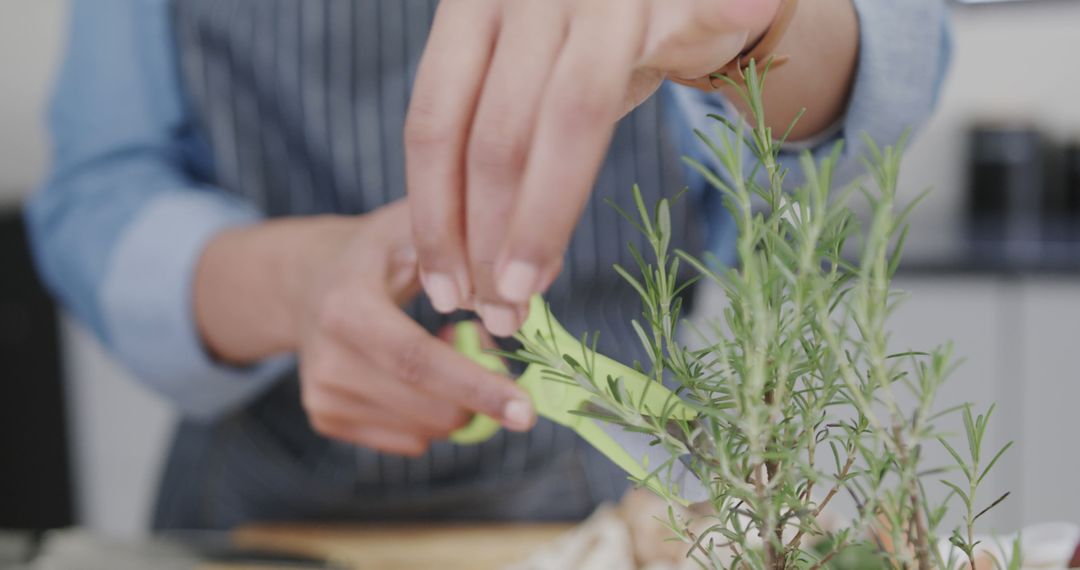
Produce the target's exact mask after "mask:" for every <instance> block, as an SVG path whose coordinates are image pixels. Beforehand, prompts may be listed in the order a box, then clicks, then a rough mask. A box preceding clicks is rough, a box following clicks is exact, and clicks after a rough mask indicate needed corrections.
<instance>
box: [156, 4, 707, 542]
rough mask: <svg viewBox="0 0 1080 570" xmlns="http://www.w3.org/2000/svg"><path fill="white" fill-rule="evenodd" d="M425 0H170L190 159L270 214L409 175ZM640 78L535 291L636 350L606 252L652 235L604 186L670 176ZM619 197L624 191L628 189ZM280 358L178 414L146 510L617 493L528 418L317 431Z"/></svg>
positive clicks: (395, 509)
mask: <svg viewBox="0 0 1080 570" xmlns="http://www.w3.org/2000/svg"><path fill="white" fill-rule="evenodd" d="M434 8H435V2H434V1H433V0H176V1H175V3H174V6H173V16H174V30H175V36H176V43H177V50H178V53H179V57H180V69H181V73H182V77H183V83H184V86H185V89H186V91H187V93H186V95H187V96H188V99H189V102H190V105H191V106H192V113H193V115H194V116H195V117H197V119H198V128H197V129H196V130H195V132H194V133H192V134H191V135H192V136H193V137H196V138H197V139H199V140H202V141H203V142H205V145H204V148H205V155H206V156H204V157H202V158H204V159H207V160H198V158H199V157H195V158H196V159H195V160H193V161H192V164H193V165H195V164H200V163H203V164H212V165H213V166H212V167H210V168H207V169H203V170H202V171H201V172H200V171H199V168H197V167H194V166H193V174H194V175H196V176H201V177H203V178H205V179H206V180H207V182H211V183H213V184H216V185H218V186H220V187H222V188H224V189H225V190H227V191H229V192H234V193H236V194H237V195H239V196H242V197H244V198H245V199H247V200H249V201H250V202H251V203H253V204H255V205H256V206H257V207H259V208H260V209H262V210H263V211H264V212H265V213H266V214H267V215H268V216H293V215H310V214H321V213H328V212H333V213H340V214H359V213H363V212H366V211H369V210H371V209H374V208H376V207H378V206H381V205H383V204H386V203H388V202H391V201H393V200H396V199H398V198H400V197H402V196H403V195H404V193H405V172H404V153H403V142H402V128H403V122H404V118H405V110H406V106H407V103H408V98H409V92H410V89H411V83H412V78H413V75H414V73H415V70H416V64H417V61H418V59H419V58H420V55H421V52H422V50H423V47H424V43H425V40H426V37H427V34H428V28H429V26H430V24H431V20H432V16H433V13H434ZM666 114H667V113H666V108H665V105H664V103H663V97H659V96H658V97H654V98H653V99H652V100H650V101H649V102H646V103H645V104H644V105H643V106H642V107H641V108H640V109H638V110H637V111H635V112H634V113H633V114H632V115H630V116H629V117H627V118H626V119H625V120H623V121H622V123H621V124H620V125H619V128H618V130H617V132H616V134H615V137H614V142H613V144H612V147H611V151H610V153H609V155H608V158H607V160H606V162H605V163H604V165H603V169H602V171H601V172H600V176H599V179H598V181H597V184H596V190H595V192H594V195H593V199H592V200H591V202H590V203H589V205H588V207H587V208H586V210H585V212H584V215H583V217H582V220H581V223H580V225H579V227H578V228H577V231H576V234H575V235H574V239H573V242H572V244H571V246H570V249H569V252H568V255H567V256H566V266H565V269H564V271H563V273H562V275H561V277H560V278H559V279H558V281H557V282H556V283H555V284H554V286H553V288H552V289H551V291H550V294H549V300H550V301H551V303H552V306H553V309H554V311H555V312H556V314H557V316H558V317H559V318H560V319H561V320H562V321H563V322H564V323H565V324H566V325H567V326H568V328H569V329H570V330H571V331H573V332H576V333H581V332H584V331H600V346H601V348H602V349H603V350H604V351H606V352H608V353H610V354H612V355H616V356H619V357H620V358H623V359H625V360H627V361H629V360H632V359H634V358H640V356H639V354H638V353H637V352H636V348H637V346H638V341H637V340H636V337H635V336H634V335H633V333H632V332H631V330H630V329H629V326H628V325H629V320H630V319H631V318H634V317H636V316H637V315H638V314H639V311H640V304H639V302H638V300H637V298H636V294H635V293H634V291H633V290H632V289H631V288H630V287H628V286H627V285H625V284H624V283H623V282H621V281H620V279H619V278H618V277H617V275H616V274H615V272H614V271H612V269H611V266H612V264H614V263H621V264H623V265H626V266H628V267H632V266H633V265H634V264H633V260H632V259H631V258H630V256H629V254H628V250H627V242H635V243H637V244H638V247H639V248H642V249H647V246H646V244H645V242H644V240H643V239H642V238H641V236H640V235H639V234H638V232H637V230H635V229H634V228H633V227H631V226H630V225H629V224H628V223H626V222H625V221H624V220H622V219H621V217H620V215H619V214H618V213H617V212H616V211H615V210H614V209H613V208H611V207H610V206H608V205H606V204H604V203H603V200H604V198H611V199H614V200H615V201H617V202H619V203H621V204H623V205H624V206H631V205H632V201H631V198H630V189H631V187H632V185H633V184H635V183H637V184H640V185H641V188H642V190H643V192H644V193H645V197H646V200H647V202H655V201H656V200H658V199H659V198H660V197H661V196H665V195H667V196H670V195H673V194H675V193H676V192H678V191H679V190H680V189H681V188H682V187H683V186H684V185H685V181H684V170H683V168H682V167H681V165H680V162H679V161H678V152H677V149H676V148H675V147H674V145H673V144H671V142H670V141H671V140H673V137H672V136H671V133H670V132H669V131H671V130H672V127H671V123H670V121H671V118H670V117H668V118H665V115H666ZM627 209H628V210H632V206H631V207H628V208H627ZM672 213H673V219H674V224H673V225H674V227H675V228H678V229H679V231H680V232H681V233H680V234H679V235H677V236H675V239H674V242H675V243H674V246H675V247H681V248H685V249H688V250H691V251H694V250H697V249H700V240H699V239H698V237H697V236H698V234H699V232H698V231H697V230H698V227H697V226H698V223H699V219H698V216H697V213H696V210H695V204H694V203H693V202H692V201H691V200H689V199H683V200H680V201H679V202H677V203H676V205H675V207H674V208H673V212H672ZM409 312H410V314H412V315H413V316H414V317H415V318H416V319H417V320H418V321H419V322H420V323H422V324H423V325H424V326H425V327H427V328H428V329H430V330H434V329H436V328H438V327H440V326H441V325H442V324H444V323H445V322H446V320H447V317H444V316H442V315H439V314H437V313H436V312H435V311H433V310H432V309H431V307H430V305H429V304H428V303H427V302H426V300H425V299H422V298H421V299H419V300H417V301H416V302H414V303H413V304H412V305H411V306H410V307H409ZM299 402H300V399H299V386H298V382H297V378H296V375H295V373H294V374H291V375H289V376H288V377H285V378H282V380H281V382H279V383H278V384H277V385H276V387H275V388H274V389H272V390H271V391H269V392H268V393H267V394H266V395H265V396H263V397H262V398H261V399H259V400H258V401H256V402H254V403H253V404H252V405H250V406H249V407H247V408H246V409H244V410H243V411H241V412H238V413H236V414H234V415H232V416H230V417H228V418H225V419H223V420H221V421H219V422H217V423H215V424H212V425H199V424H195V423H191V422H184V423H183V424H182V425H181V427H180V428H179V432H178V434H177V437H176V441H175V444H174V446H173V449H172V452H171V454H170V458H169V460H168V462H167V465H166V471H165V474H164V479H163V483H162V487H161V492H160V497H159V501H158V508H157V512H156V516H155V526H156V527H157V528H223V527H230V526H233V525H236V524H241V523H244V522H248V521H254V520H261V521H265V520H290V521H305V520H321V521H326V520H506V519H533V520H557V519H564V520H565V519H576V518H580V517H583V516H585V515H586V514H588V513H589V512H590V511H591V510H592V509H593V508H594V506H595V505H596V504H597V503H598V502H601V501H605V500H617V499H618V497H619V496H620V495H621V493H622V492H623V490H624V489H625V487H626V480H625V476H624V475H623V474H622V473H621V472H620V471H619V470H618V469H616V468H614V467H613V466H612V465H610V463H608V462H607V461H606V460H605V459H604V458H603V457H601V456H599V455H598V454H596V453H595V452H593V451H592V450H590V449H588V448H587V446H585V445H584V444H582V443H580V442H579V440H578V439H577V438H576V437H575V436H574V435H573V434H572V433H571V432H569V431H567V430H565V429H563V428H561V427H558V426H555V425H553V424H551V423H549V422H541V423H540V424H539V425H538V426H537V427H536V429H535V430H533V431H532V432H530V433H528V434H510V433H505V432H504V433H501V434H500V435H499V436H497V437H496V438H494V439H492V440H491V441H489V442H487V443H485V444H483V445H479V446H475V447H458V446H454V445H451V444H449V443H438V444H436V445H434V446H433V448H432V449H431V451H430V452H429V453H428V454H427V455H425V456H423V457H420V458H415V459H407V458H402V457H396V456H391V455H384V454H381V453H377V452H374V451H371V450H368V449H362V448H357V447H354V446H350V445H346V444H342V443H338V442H334V441H330V440H327V439H325V438H323V437H320V436H319V435H317V434H316V433H314V432H313V431H312V430H311V428H310V427H309V425H308V422H307V419H306V417H305V415H304V412H303V410H302V409H301V407H300V403H299Z"/></svg>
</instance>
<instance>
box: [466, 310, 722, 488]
mask: <svg viewBox="0 0 1080 570" xmlns="http://www.w3.org/2000/svg"><path fill="white" fill-rule="evenodd" d="M519 333H520V334H522V335H524V336H525V337H526V338H528V339H536V340H538V341H542V342H543V343H544V344H545V345H547V346H551V347H554V348H555V349H556V351H557V352H558V353H559V355H560V356H564V357H571V358H576V359H581V358H582V357H583V356H584V358H587V359H588V360H589V361H590V363H592V365H593V367H594V369H595V374H594V376H595V377H596V378H604V379H608V378H611V379H618V380H619V384H620V386H621V387H622V389H623V390H624V391H625V395H627V396H629V398H627V399H626V400H624V401H631V402H634V403H635V404H636V405H638V406H639V409H640V411H641V412H642V413H644V414H646V415H652V416H655V415H657V414H656V413H654V412H657V411H660V410H663V411H665V412H666V413H667V417H668V418H671V419H673V420H685V421H695V420H697V419H698V413H697V412H696V411H695V410H693V409H692V408H690V407H689V406H688V405H686V404H685V403H684V402H683V401H682V400H681V399H679V397H678V396H676V395H675V394H673V393H672V392H671V391H670V390H668V389H667V388H665V387H664V386H663V385H661V384H659V383H657V382H655V381H653V380H652V379H650V378H649V377H647V376H645V375H643V374H641V373H640V372H638V371H637V370H634V369H633V368H630V367H629V366H625V365H623V364H621V363H619V362H616V361H615V360H612V359H611V358H608V357H606V356H604V355H602V354H598V353H594V352H593V351H591V350H588V349H583V347H582V343H581V341H580V340H577V339H575V338H574V336H573V335H571V334H570V333H569V332H567V331H566V329H565V328H563V327H562V325H560V324H559V323H558V322H557V321H555V319H554V317H552V316H551V312H550V309H549V308H548V306H547V303H545V302H544V300H543V298H541V297H540V296H539V295H537V296H535V297H533V299H532V301H531V303H530V307H529V317H528V319H527V320H526V321H525V323H524V324H523V325H522V327H521V330H520V331H519ZM454 346H455V348H456V349H457V350H458V351H459V352H461V353H462V354H464V355H466V356H468V357H469V358H471V359H472V360H473V361H475V362H477V363H478V364H480V365H481V366H483V367H484V368H487V369H488V370H491V371H493V372H498V373H501V374H509V371H508V370H507V368H506V366H505V364H504V363H503V360H502V358H500V357H498V356H496V355H494V354H490V353H487V352H484V350H483V348H482V347H481V344H480V330H479V328H478V326H477V325H476V323H474V322H471V321H466V322H460V323H458V324H457V325H456V326H455V330H454ZM583 350H584V351H586V352H587V353H586V354H583ZM558 372H559V371H557V370H555V369H553V368H551V367H550V366H545V365H543V364H541V363H537V362H534V363H532V364H529V366H528V367H527V368H526V369H525V372H524V373H522V375H521V376H520V377H519V378H518V381H517V382H518V385H519V386H521V387H522V388H524V389H525V391H526V392H528V394H529V396H530V397H531V398H532V401H533V405H534V406H535V408H536V412H537V413H538V414H539V415H540V416H542V417H545V418H547V419H549V420H551V421H553V422H555V423H557V424H561V425H564V426H566V427H568V428H570V429H572V430H574V431H575V432H576V433H577V434H578V435H579V436H581V438H582V439H584V440H585V441H587V442H588V443H589V444H590V445H592V446H593V447H595V448H596V449H597V450H599V451H600V452H601V453H603V454H604V455H606V456H607V457H608V458H609V459H611V460H612V461H613V462H615V464H616V465H618V466H619V467H621V468H622V469H623V470H625V471H626V472H627V473H628V474H629V475H631V476H632V477H634V478H635V479H637V480H639V481H645V485H646V486H647V487H649V488H650V489H652V490H653V491H656V492H657V493H659V494H661V495H666V496H672V497H673V498H675V499H677V500H679V501H680V502H682V503H683V504H691V503H698V502H702V501H707V500H709V491H708V489H707V488H706V487H705V485H704V484H702V482H701V481H700V480H699V479H698V477H697V476H696V475H695V474H694V472H693V470H692V469H691V468H690V466H689V464H688V461H686V458H680V461H675V462H673V463H672V464H671V466H670V469H668V468H665V469H662V470H660V471H662V473H659V472H654V471H653V470H651V469H650V465H652V466H656V467H659V466H663V465H665V462H669V461H670V460H671V454H670V453H669V452H668V451H667V450H666V449H664V448H663V447H662V446H659V445H653V438H652V437H651V436H649V435H646V434H643V433H639V432H634V431H628V430H625V429H623V428H622V427H621V426H618V425H615V424H609V423H607V422H603V421H598V420H596V419H593V418H591V417H586V416H583V415H580V414H575V413H573V412H574V411H581V410H588V409H589V407H590V403H591V402H592V401H593V399H594V395H593V394H592V393H590V392H589V390H587V389H585V388H584V387H582V386H580V385H576V384H573V383H571V382H566V381H562V380H559V379H556V378H553V375H552V373H558ZM600 384H601V385H600V386H598V389H601V390H604V391H607V392H608V393H609V394H610V390H611V387H610V384H609V383H606V382H601V383H600ZM499 429H501V426H500V425H499V424H498V423H497V422H496V421H495V420H493V419H491V418H490V417H487V416H481V415H478V416H475V417H474V418H473V420H472V422H470V423H469V425H467V426H465V427H463V428H461V429H460V430H458V431H456V432H454V433H453V434H452V435H451V437H450V440H451V441H453V442H454V443H458V444H461V445H474V444H478V443H482V442H484V441H487V440H488V439H490V438H491V437H493V436H494V435H495V434H496V433H497V432H498V431H499ZM654 468H655V467H654Z"/></svg>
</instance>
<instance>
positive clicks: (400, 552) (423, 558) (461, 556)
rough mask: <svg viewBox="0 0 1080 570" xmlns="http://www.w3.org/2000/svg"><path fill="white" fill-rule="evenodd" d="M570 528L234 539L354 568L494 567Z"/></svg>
mask: <svg viewBox="0 0 1080 570" xmlns="http://www.w3.org/2000/svg"><path fill="white" fill-rule="evenodd" d="M570 528H571V525H566V524H497V525H445V526H427V525H425V526H378V527H376V526H355V527H341V526H300V525H263V526H252V527H246V528H243V529H240V530H238V531H236V532H235V533H234V540H235V542H236V543H237V546H240V547H245V548H259V549H267V550H273V551H277V552H282V553H286V554H303V555H308V556H316V557H322V558H327V559H330V560H333V561H335V562H340V563H343V564H345V565H348V566H349V567H350V568H355V569H356V570H427V569H433V570H434V569H438V570H498V569H500V568H502V567H503V566H504V565H506V564H510V563H513V562H518V561H520V560H523V559H525V558H527V557H528V556H529V554H531V553H532V552H534V551H535V550H537V549H538V548H540V547H542V546H544V545H545V544H548V543H550V542H551V541H553V540H555V539H556V538H557V537H558V536H559V535H560V534H562V533H564V532H566V531H567V530H569V529H570ZM220 568H226V567H220ZM229 569H230V570H237V567H229ZM204 570H208V569H204Z"/></svg>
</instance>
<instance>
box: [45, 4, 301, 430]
mask: <svg viewBox="0 0 1080 570" xmlns="http://www.w3.org/2000/svg"><path fill="white" fill-rule="evenodd" d="M168 4H169V2H168V0H74V1H73V2H72V4H71V13H70V34H69V39H68V46H67V53H66V59H65V62H64V65H63V67H62V69H61V71H60V75H59V78H58V80H57V83H56V85H55V90H54V95H53V99H52V102H51V106H50V111H49V131H50V134H51V137H52V144H53V156H52V160H53V163H52V167H51V172H50V175H49V177H48V180H47V181H46V182H45V184H44V185H43V187H42V188H41V189H39V191H38V192H37V193H35V194H34V195H33V196H32V197H31V198H30V201H29V203H28V205H27V211H26V217H27V222H28V226H29V231H30V237H31V243H32V245H33V248H34V255H35V258H36V260H37V264H38V267H39V269H40V272H41V274H42V275H43V278H44V280H45V282H46V283H47V284H48V285H49V287H50V288H51V289H52V290H53V292H54V293H55V294H56V295H57V297H58V298H59V299H60V300H61V302H62V303H63V304H64V306H65V307H66V308H67V309H68V310H69V311H70V312H72V313H73V314H74V315H75V316H76V317H77V318H78V319H79V320H80V321H81V322H83V323H84V324H86V325H87V326H89V328H90V329H91V330H92V331H93V332H94V333H95V334H96V336H97V337H98V338H100V339H101V340H102V341H103V342H104V344H105V345H106V346H107V347H108V348H109V349H110V351H111V352H112V353H113V354H114V355H115V356H116V357H117V358H118V359H119V360H120V361H121V362H122V363H123V364H124V365H125V366H126V367H127V368H128V369H129V370H131V371H132V372H133V373H134V375H135V376H136V377H137V378H139V379H140V380H141V381H143V382H145V383H146V384H147V385H148V386H150V387H151V388H153V389H154V390H156V391H157V392H159V393H161V394H163V395H164V396H165V397H166V398H167V399H169V400H170V401H171V402H173V403H174V404H175V405H176V406H178V407H179V408H180V410H181V411H182V412H183V413H185V414H186V415H188V416H191V417H196V418H206V419H209V418H213V417H217V416H219V415H221V414H224V413H228V412H229V411H231V410H234V409H236V408H237V407H238V406H241V405H242V404H244V403H245V402H247V401H248V400H250V399H251V398H253V397H255V396H257V395H258V394H259V393H260V391H262V390H263V389H265V388H266V387H267V386H269V384H270V383H272V382H273V381H274V380H275V379H276V378H277V377H279V376H280V375H281V373H282V372H284V371H285V370H286V367H288V366H290V365H291V362H290V361H289V357H287V356H283V357H282V358H275V359H271V360H270V361H267V362H265V363H261V364H259V365H256V366H253V367H251V368H250V369H243V370H240V369H234V368H231V367H228V366H223V365H221V364H219V363H217V362H215V361H214V360H213V359H212V358H211V357H210V356H209V355H208V354H207V352H206V350H205V349H204V347H203V345H202V343H201V340H200V336H199V334H198V332H197V330H196V326H195V323H194V317H193V309H192V300H191V285H192V276H193V272H194V268H195V265H196V262H197V260H198V258H199V256H200V254H201V252H202V249H203V247H204V246H205V245H206V243H207V241H208V240H209V239H210V238H211V237H212V236H214V235H215V234H216V233H217V232H220V231H222V230H223V229H226V228H229V227H234V226H238V225H241V224H249V223H252V222H254V221H257V220H258V219H259V216H260V215H259V213H258V212H257V211H256V210H255V209H253V208H252V207H251V206H249V205H248V204H245V203H243V202H241V201H239V200H237V199H235V198H232V197H230V196H229V195H227V194H226V193H224V192H223V191H221V190H220V189H217V188H214V187H212V186H209V185H203V184H199V183H198V182H197V181H196V177H195V176H193V175H192V172H191V169H190V168H189V163H190V162H191V161H190V160H189V155H191V152H190V148H189V147H190V144H189V143H187V142H185V140H186V137H187V133H190V130H191V128H192V125H191V122H192V121H191V118H190V117H189V116H188V113H187V110H186V108H185V105H184V98H183V96H182V93H181V87H180V85H179V82H178V76H177V62H176V55H175V53H174V47H173V45H172V31H171V26H170V23H169V9H168Z"/></svg>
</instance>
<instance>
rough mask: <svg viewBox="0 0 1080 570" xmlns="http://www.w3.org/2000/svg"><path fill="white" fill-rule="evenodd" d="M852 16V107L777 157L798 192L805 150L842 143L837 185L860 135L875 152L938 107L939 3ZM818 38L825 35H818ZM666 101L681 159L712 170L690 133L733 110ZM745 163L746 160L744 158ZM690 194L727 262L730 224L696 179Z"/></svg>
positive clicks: (859, 148)
mask: <svg viewBox="0 0 1080 570" xmlns="http://www.w3.org/2000/svg"><path fill="white" fill-rule="evenodd" d="M853 1H854V4H855V8H856V12H857V13H858V16H859V62H858V67H857V69H856V75H855V80H854V85H853V87H852V93H851V99H850V101H849V103H848V108H847V112H846V114H845V116H844V117H843V119H842V121H841V122H840V123H839V124H838V125H836V128H834V129H831V130H830V131H829V132H827V133H824V134H823V135H822V136H819V137H815V138H814V139H813V140H812V141H809V144H805V143H804V144H794V145H789V146H788V147H787V149H786V150H785V152H784V153H783V156H782V159H783V161H784V164H785V166H787V167H788V168H789V169H790V170H791V176H789V179H788V181H789V182H791V183H793V184H797V183H798V181H799V179H800V174H801V173H800V171H799V170H800V169H799V168H798V166H797V160H798V157H799V155H800V154H801V153H802V152H804V151H805V150H810V151H811V152H813V153H814V154H815V155H817V156H818V158H823V157H824V155H826V154H828V153H829V152H831V151H832V147H833V145H834V144H835V143H836V141H838V140H841V139H842V140H844V152H843V155H842V156H841V158H840V164H839V165H838V168H837V170H836V176H837V177H838V179H839V180H842V181H849V180H852V179H854V178H855V177H856V176H858V175H859V174H861V173H862V164H861V163H860V161H859V158H860V157H862V156H864V155H865V152H866V148H865V143H864V142H863V138H862V135H863V133H865V134H866V135H869V137H870V138H871V139H873V140H874V141H875V142H876V143H877V144H878V145H880V146H887V145H891V144H895V143H896V142H898V141H899V139H900V137H901V136H902V135H903V134H904V133H905V132H908V131H912V132H913V131H914V130H915V129H917V128H918V127H919V126H920V125H922V123H924V122H925V121H926V119H927V118H928V117H929V116H930V114H931V112H932V111H933V108H934V106H935V104H936V102H937V97H938V94H939V93H940V91H941V86H942V83H943V81H944V77H945V72H946V69H947V67H948V62H949V58H950V51H951V45H950V28H949V17H948V10H947V8H946V6H945V2H944V0H853ZM822 33H827V31H826V30H823V31H822ZM669 89H670V96H671V101H672V103H673V104H674V106H675V108H676V111H677V115H678V116H679V118H680V119H681V121H682V124H681V125H680V126H678V127H677V129H678V131H679V134H678V136H679V138H680V140H681V142H682V144H681V150H682V151H683V153H684V154H686V155H688V156H691V157H693V158H696V159H698V160H701V161H703V162H704V163H705V164H707V165H709V166H713V167H716V166H717V163H716V161H715V160H713V159H712V157H711V156H710V155H708V154H707V152H706V150H705V148H704V145H702V144H701V143H700V141H697V140H695V139H694V136H693V132H692V130H693V129H694V128H697V129H701V130H703V131H705V132H707V133H708V132H710V130H711V129H712V128H713V125H714V124H716V123H715V122H714V121H712V120H711V119H707V118H706V115H708V114H709V113H715V114H720V115H726V116H729V117H735V116H736V113H737V112H736V111H735V109H734V108H733V107H732V106H731V105H730V104H729V103H728V102H727V101H726V100H724V99H723V98H722V97H720V96H718V95H715V94H709V93H703V92H701V91H698V90H695V89H691V88H688V87H683V86H678V85H672V86H670V87H669ZM748 160H749V158H748ZM691 177H692V179H691V181H690V187H691V188H692V189H693V190H694V191H695V192H697V191H699V189H700V191H701V194H699V197H700V198H701V199H702V200H703V202H704V203H703V208H702V211H703V213H704V215H705V216H706V217H707V220H706V223H707V224H708V226H709V246H710V247H709V249H710V251H712V252H714V253H716V254H717V255H718V256H719V257H720V260H721V261H723V262H731V261H733V260H732V259H731V256H732V254H733V251H732V249H733V244H734V238H735V236H734V231H735V228H734V224H733V223H730V217H729V215H728V213H727V211H726V210H724V208H723V207H722V205H721V201H720V200H719V197H718V196H716V194H717V193H716V192H709V191H707V190H706V189H705V188H704V186H705V183H704V181H703V180H701V179H700V177H697V176H696V175H693V174H692V175H691Z"/></svg>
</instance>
